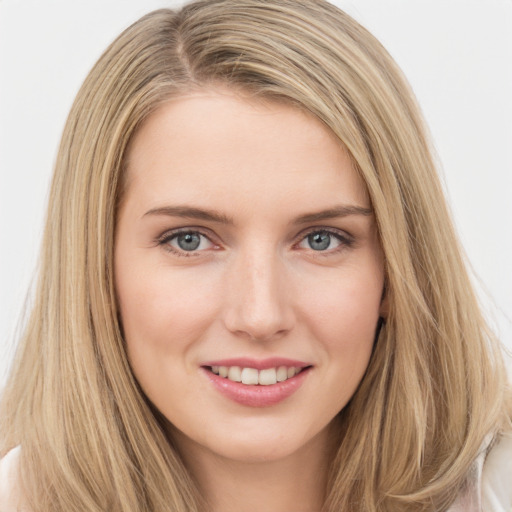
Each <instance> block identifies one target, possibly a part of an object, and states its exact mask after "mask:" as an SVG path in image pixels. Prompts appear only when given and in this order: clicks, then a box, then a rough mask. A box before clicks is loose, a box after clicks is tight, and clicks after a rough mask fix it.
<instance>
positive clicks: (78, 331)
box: [0, 0, 509, 512]
mask: <svg viewBox="0 0 512 512" xmlns="http://www.w3.org/2000/svg"><path fill="white" fill-rule="evenodd" d="M211 84H222V85H224V86H228V87H235V88H239V89H242V90H244V91H245V92H247V93H249V94H251V95H252V94H253V95H256V96H260V97H264V98H269V99H273V100H275V101H284V102H288V103H290V104H293V105H296V106H297V107H298V108H301V109H303V110H305V111H308V112H309V113H310V114H312V115H314V116H316V117H317V118H319V119H320V120H322V121H323V122H324V123H325V125H326V126H327V127H329V129H330V130H332V132H333V133H334V134H335V135H336V136H337V137H338V138H339V140H340V141H341V143H342V144H343V145H344V146H345V148H346V149H347V150H348V151H349V153H350V155H351V157H352V160H353V162H354V166H355V167H356V168H357V170H358V172H360V174H361V176H362V177H363V179H364V181H365V183H366V185H367V188H368V193H369V196H370V198H371V202H372V206H373V209H374V211H375V216H376V219H377V224H378V229H379V234H380V239H381V244H382V247H383V250H384V254H385V262H386V290H385V293H386V295H387V300H388V302H389V316H388V317H387V320H386V322H385V324H384V325H383V327H382V330H381V333H380V337H379V339H378V340H377V342H376V344H375V348H374V353H373V356H372V359H371V361H370V365H369V367H368V370H367V373H366V375H365V377H364V379H363V381H362V383H361V385H360V387H359V389H358V390H357V392H356V394H355V395H354V397H353V398H352V400H351V402H350V403H349V404H348V405H347V406H346V407H345V409H344V410H343V411H341V412H340V415H339V420H340V425H341V429H342V431H341V433H342V435H341V439H342V440H341V442H340V446H339V449H338V453H337V455H336V457H335V458H334V462H333V464H332V468H331V473H330V474H331V477H330V480H329V482H328V489H327V498H326V503H325V510H326V511H329V512H334V511H338V512H341V511H345V512H348V511H353V510H364V511H367V512H377V511H393V512H398V511H401V510H407V511H427V510H444V509H445V508H446V507H447V506H448V505H449V504H450V503H451V502H452V501H453V500H454V498H455V496H456V494H457V492H458V491H459V490H460V488H461V487H462V486H463V485H464V479H465V477H466V474H467V472H468V470H469V468H470V465H471V463H472V461H473V460H474V458H475V456H476V454H477V453H478V450H479V448H480V446H481V443H482V441H483V439H484V437H485V436H486V434H488V433H489V432H496V431H497V428H498V426H499V425H501V424H503V425H504V424H505V421H506V419H507V416H506V414H505V402H506V400H507V397H508V396H509V391H508V388H507V385H506V376H505V372H504V369H503V363H502V360H501V355H500V351H499V347H498V345H497V343H496V341H495V340H494V338H493V336H492V335H491V334H490V332H489V330H488V328H487V326H486V323H485V321H484V318H483V317H482V314H481V312H480V309H479V306H478V304H477V301H476V299H475V296H474V293H473V291H472V288H471V284H470V281H469V278H468V275H467V273H466V270H465V262H464V259H463V256H462V255H461V249H460V247H459V245H458V242H457V239H456V236H455V234H454V230H453V227H452V224H451V221H450V218H449V214H448V212H447V207H446V205H445V201H444V198H443V193H442V189H441V186H440V184H439V181H438V177H437V175H436V170H435V164H434V161H433V158H432V152H431V150H430V148H429V143H428V137H427V134H426V131H425V128H424V125H423V121H422V119H421V116H420V114H419V109H418V107H417V105H416V103H415V100H414V97H413V95H412V93H411V91H410V89H409V87H408V85H407V83H406V81H405V79H404V78H403V76H402V74H401V72H400V70H399V69H398V68H397V66H396V64H395V63H394V62H393V60H392V59H391V58H390V56H389V55H388V53H387V52H386V51H385V50H384V49H383V48H382V46H381V45H380V44H379V43H378V42H377V41H376V40H375V38H374V37H373V36H372V35H371V34H369V33H368V32H367V31H366V30H365V29H364V28H362V27H361V26H360V25H358V24H357V23H356V22H355V21H354V20H353V19H351V18H350V17H349V16H347V15H346V14H345V13H343V12H342V11H340V10H338V9H337V8H335V7H333V6H332V5H330V4H329V3H327V2H325V1H323V0H268V1H262V0H201V1H198V2H194V3H192V4H190V5H188V6H186V7H184V8H183V9H182V10H181V11H179V12H174V11H171V10H160V11H156V12H153V13H151V14H149V15H147V16H145V17H143V18H142V19H141V20H139V21H138V22H136V23H135V24H134V25H132V26H131V27H130V28H128V29H127V30H126V31H125V32H124V33H123V34H121V35H120V36H119V38H118V39H117V40H116V41H114V43H113V44H112V45H111V46H110V47H109V48H108V49H107V50H106V52H105V53H104V54H103V56H102V57H101V58H100V60H99V61H98V63H97V64H96V65H95V67H94V68H93V70H92V71H91V73H90V74H89V76H88V77H87V79H86V81H85V83H84V85H83V86H82V88H81V90H80V92H79V93H78V95H77V98H76V101H75V103H74V105H73V108H72V110H71V113H70V115H69V118H68V121H67V124H66V127H65V130H64V134H63V137H62V142H61V146H60V151H59V155H58V159H57V163H56V168H55V174H54V178H53V183H52V188H51V194H50V200H49V208H48V217H47V223H46V230H45V234H44V240H43V247H42V259H41V267H40V274H39V281H38V289H37V293H36V299H35V304H34V307H33V310H32V313H31V316H30V319H29V321H28V323H27V326H26V329H25V332H24V335H23V338H22V339H21V340H20V344H19V349H18V352H17V357H16V360H15V363H14V365H13V369H12V372H11V375H10V378H9V381H8V385H7V387H6V389H5V392H4V395H3V397H2V410H1V416H0V421H1V425H0V427H1V430H0V432H1V436H0V454H5V453H6V451H8V450H9V449H10V448H12V447H13V446H16V445H19V444H21V445H22V456H21V465H22V474H23V475H24V482H23V485H24V488H25V492H26V495H27V499H28V501H29V503H30V506H31V507H32V510H33V511H34V512H39V511H40V512H49V511H52V512H59V511H62V512H64V511H65V512H74V511H76V512H83V511H84V510H87V511H90V512H96V511H97V512H100V511H106V510H108V511H110V512H143V511H145V512H150V511H151V512H158V511H162V512H163V511H169V510H173V511H180V512H184V511H187V512H188V511H194V510H202V509H203V508H204V506H205V505H204V504H203V503H202V502H201V500H200V498H199V493H198V492H197V489H196V486H195V483H194V481H193V479H192V478H191V477H190V475H189V474H188V472H187V469H186V468H185V467H184V465H183V463H182V461H181V459H180V457H179V455H178V454H177V452H176V450H175V448H174V447H173V444H172V439H169V438H168V436H166V434H165V433H164V430H163V420H162V418H161V417H160V415H159V413H158V411H156V410H155V409H154V408H153V407H152V405H151V404H150V403H149V402H148V400H147V399H146V398H145V396H144V395H143V393H142V392H141V390H140V388H139V386H138V384H137V382H136V380H135V379H134V376H133V374H132V372H131V370H130V366H129V364H128V360H127V356H126V352H125V347H124V342H123V337H122V330H121V326H120V323H119V319H118V311H117V306H116V296H115V293H114V282H113V250H114V247H113V241H114V231H115V224H116V212H117V207H118V204H119V201H120V200H121V199H122V196H123V189H124V186H125V183H124V179H123V178H124V158H125V155H126V151H127V147H128V145H129V143H130V140H131V139H132V137H133V135H134V133H135V132H136V131H137V129H138V128H139V127H140V126H141V124H142V123H143V122H144V120H145V119H147V117H148V116H149V115H150V114H151V113H152V112H154V111H155V110H156V109H157V108H158V106H159V105H161V104H162V103H163V102H165V101H167V100H168V99H169V98H171V97H175V96H177V95H180V94H183V93H184V92H188V91H190V90H191V88H197V87H205V86H209V85H211Z"/></svg>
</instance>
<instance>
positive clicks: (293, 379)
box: [201, 358, 313, 407]
mask: <svg viewBox="0 0 512 512" xmlns="http://www.w3.org/2000/svg"><path fill="white" fill-rule="evenodd" d="M312 369H313V366H312V365H309V364H306V363H302V362H300V361H293V360H289V359H282V358H275V359H269V360H265V361H256V360H253V359H243V358H241V359H236V360H234V359H231V360H223V361H212V362H210V363H206V364H204V365H202V366H201V370H202V371H203V372H204V375H205V376H206V377H208V380H209V381H210V383H211V384H212V385H213V387H214V389H216V390H217V391H218V392H219V393H221V395H223V396H224V397H226V398H228V399H230V400H231V401H234V402H237V403H239V404H241V405H244V406H249V407H270V406H273V405H277V404H278V403H280V402H282V401H284V400H286V399H287V398H289V397H291V396H292V395H293V394H295V393H296V392H297V391H298V390H299V389H300V388H301V386H302V385H303V383H304V381H305V380H306V379H307V377H308V375H309V374H310V373H311V370H312Z"/></svg>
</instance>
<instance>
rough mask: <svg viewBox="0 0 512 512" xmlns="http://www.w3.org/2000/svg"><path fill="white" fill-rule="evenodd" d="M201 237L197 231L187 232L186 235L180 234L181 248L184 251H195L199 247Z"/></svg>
mask: <svg viewBox="0 0 512 512" xmlns="http://www.w3.org/2000/svg"><path fill="white" fill-rule="evenodd" d="M200 243H201V238H200V236H199V235H198V234H196V233H185V234H184V235H180V236H178V245H179V246H180V249H183V250H184V251H194V250H196V249H197V248H198V247H199V244H200Z"/></svg>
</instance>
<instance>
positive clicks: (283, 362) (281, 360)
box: [201, 357, 311, 370]
mask: <svg viewBox="0 0 512 512" xmlns="http://www.w3.org/2000/svg"><path fill="white" fill-rule="evenodd" d="M201 366H239V367H240V368H254V369H256V370H266V369H267V368H279V367H280V366H287V367H291V366H294V367H296V368H306V367H307V366H311V364H309V363H305V362H304V361H298V360H296V359H288V358H286V357H269V358H266V359H253V358H250V357H236V358H229V359H218V360H215V361H207V362H205V363H203V364H202V365H201Z"/></svg>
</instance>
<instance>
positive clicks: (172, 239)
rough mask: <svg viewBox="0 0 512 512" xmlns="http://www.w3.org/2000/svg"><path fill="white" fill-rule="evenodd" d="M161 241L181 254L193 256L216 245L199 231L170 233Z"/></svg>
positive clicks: (167, 247)
mask: <svg viewBox="0 0 512 512" xmlns="http://www.w3.org/2000/svg"><path fill="white" fill-rule="evenodd" d="M159 243H160V245H163V246H164V247H165V248H166V249H167V250H169V251H171V252H173V253H175V254H177V255H179V256H191V255H192V254H194V253H197V252H200V251H204V250H208V249H212V248H213V247H215V245H214V244H213V243H212V241H211V240H210V239H209V238H208V237H207V236H206V235H203V234H202V233H201V232H199V231H179V232H177V233H168V234H167V235H166V236H165V237H164V238H163V239H161V240H160V242H159Z"/></svg>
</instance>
